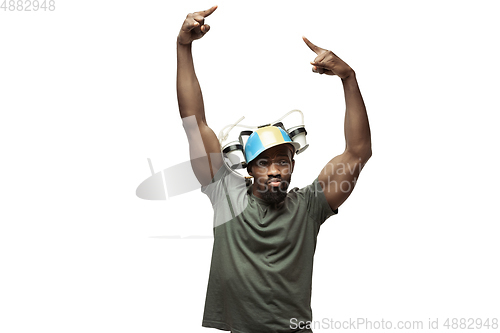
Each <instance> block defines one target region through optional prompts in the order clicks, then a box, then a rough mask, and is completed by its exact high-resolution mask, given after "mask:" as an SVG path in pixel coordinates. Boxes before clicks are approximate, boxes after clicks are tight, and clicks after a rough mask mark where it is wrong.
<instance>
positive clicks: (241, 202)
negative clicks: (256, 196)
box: [201, 165, 247, 227]
mask: <svg viewBox="0 0 500 333" xmlns="http://www.w3.org/2000/svg"><path fill="white" fill-rule="evenodd" d="M201 192H202V193H204V194H206V195H207V196H208V198H209V199H210V202H211V203H212V208H213V210H214V227H216V226H219V225H221V224H223V223H226V222H229V221H231V220H232V219H234V218H235V217H236V216H238V215H239V214H241V212H243V210H244V209H245V208H246V207H247V200H246V197H245V193H246V183H245V178H243V177H241V176H238V175H236V174H234V173H233V172H232V171H231V170H229V169H228V168H227V167H226V166H225V165H223V166H222V167H221V168H220V169H219V171H217V173H216V174H215V176H214V178H213V179H212V182H211V183H210V184H208V185H207V186H202V187H201Z"/></svg>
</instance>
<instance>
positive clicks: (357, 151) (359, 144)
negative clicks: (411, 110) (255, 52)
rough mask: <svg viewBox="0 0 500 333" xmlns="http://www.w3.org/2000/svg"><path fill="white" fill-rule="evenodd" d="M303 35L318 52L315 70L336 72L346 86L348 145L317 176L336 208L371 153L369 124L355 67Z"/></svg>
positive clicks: (345, 132) (353, 183)
mask: <svg viewBox="0 0 500 333" xmlns="http://www.w3.org/2000/svg"><path fill="white" fill-rule="evenodd" d="M303 38H304V42H305V43H306V44H307V46H309V48H310V49H311V50H312V51H314V52H315V53H316V55H317V56H316V59H314V61H313V62H311V65H313V72H315V73H319V74H327V75H337V76H339V77H340V78H341V79H342V85H343V87H344V96H345V103H346V112H345V120H344V135H345V140H346V148H345V150H344V152H343V153H342V154H340V155H338V156H335V157H334V158H333V159H332V160H330V162H328V164H327V165H326V166H325V167H324V168H323V170H321V172H320V174H319V176H318V181H319V182H320V184H321V186H322V188H323V190H324V193H325V196H326V199H327V201H328V204H329V205H330V207H331V208H332V209H333V210H335V209H337V208H338V207H339V206H340V205H341V204H342V203H343V202H344V201H345V200H346V199H347V198H348V197H349V195H350V194H351V192H352V190H353V189H354V185H355V184H356V181H357V179H358V177H359V173H360V172H361V169H362V168H363V166H364V165H365V164H366V162H367V161H368V160H369V159H370V157H371V155H372V150H371V136H370V125H369V124H368V116H367V114H366V108H365V104H364V102H363V98H362V97H361V92H360V90H359V87H358V82H357V81H356V73H355V72H354V70H353V69H352V68H351V67H350V66H349V65H347V64H346V63H345V62H344V61H343V60H342V59H340V58H339V57H337V56H336V55H335V54H334V53H333V52H332V51H329V50H325V49H322V48H320V47H318V46H316V45H314V44H313V43H311V42H310V41H309V40H308V39H307V38H305V37H303Z"/></svg>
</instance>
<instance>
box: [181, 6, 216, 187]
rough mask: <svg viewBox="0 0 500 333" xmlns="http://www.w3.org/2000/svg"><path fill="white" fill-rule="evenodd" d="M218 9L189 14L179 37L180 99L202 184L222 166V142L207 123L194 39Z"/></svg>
mask: <svg viewBox="0 0 500 333" xmlns="http://www.w3.org/2000/svg"><path fill="white" fill-rule="evenodd" d="M216 9H217V6H214V7H212V8H210V9H208V10H205V11H201V12H196V13H191V14H188V15H187V17H186V19H185V20H184V23H183V24H182V27H181V30H180V32H179V36H178V37H177V101H178V103H179V112H180V115H181V118H182V124H183V126H184V130H185V131H186V135H187V137H188V141H189V153H190V156H191V166H192V167H193V171H194V174H195V175H196V178H197V179H198V181H199V182H200V184H201V185H207V184H209V183H210V181H211V180H212V178H213V176H214V175H215V173H216V172H217V170H219V168H220V167H221V166H222V157H221V154H220V152H221V151H220V144H219V140H218V139H217V136H216V135H215V133H214V132H213V131H212V129H211V128H210V127H208V124H207V120H206V118H205V107H204V104H203V96H202V93H201V88H200V84H199V82H198V78H197V77H196V73H195V71H194V64H193V55H192V52H191V48H192V42H193V41H194V40H197V39H200V38H202V37H203V36H204V35H205V34H206V33H207V32H208V31H209V30H210V26H209V25H208V24H205V18H206V17H207V16H209V15H210V14H212V13H213V12H214V11H215V10H216Z"/></svg>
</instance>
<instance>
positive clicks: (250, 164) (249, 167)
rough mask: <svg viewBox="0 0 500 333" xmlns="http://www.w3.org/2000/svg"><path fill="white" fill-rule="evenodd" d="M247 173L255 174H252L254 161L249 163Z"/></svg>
mask: <svg viewBox="0 0 500 333" xmlns="http://www.w3.org/2000/svg"><path fill="white" fill-rule="evenodd" d="M247 173H248V174H249V175H250V176H252V177H253V174H252V162H250V163H248V165H247Z"/></svg>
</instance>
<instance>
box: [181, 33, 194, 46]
mask: <svg viewBox="0 0 500 333" xmlns="http://www.w3.org/2000/svg"><path fill="white" fill-rule="evenodd" d="M192 43H193V41H192V40H191V41H188V42H186V41H183V40H182V38H181V36H180V35H179V36H177V45H182V46H190V45H191V44H192Z"/></svg>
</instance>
